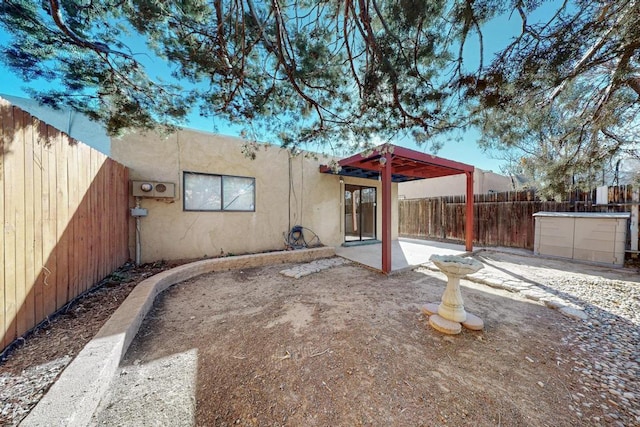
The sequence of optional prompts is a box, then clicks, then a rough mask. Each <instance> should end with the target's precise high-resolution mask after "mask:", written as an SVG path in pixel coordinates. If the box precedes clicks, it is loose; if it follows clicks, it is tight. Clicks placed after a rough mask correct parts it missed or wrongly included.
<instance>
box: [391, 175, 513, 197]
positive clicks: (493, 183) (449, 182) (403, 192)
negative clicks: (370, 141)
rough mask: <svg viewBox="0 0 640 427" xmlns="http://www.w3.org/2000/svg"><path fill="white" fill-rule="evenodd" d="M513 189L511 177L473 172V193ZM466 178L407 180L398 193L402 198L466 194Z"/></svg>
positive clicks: (448, 177)
mask: <svg viewBox="0 0 640 427" xmlns="http://www.w3.org/2000/svg"><path fill="white" fill-rule="evenodd" d="M511 190H513V184H512V183H511V178H509V177H508V176H504V175H499V174H497V173H493V172H490V171H483V170H481V169H478V168H476V169H475V171H474V173H473V194H487V193H495V192H498V193H499V192H503V191H511ZM466 191H467V179H466V177H465V175H464V174H459V175H451V176H443V177H440V178H431V179H423V180H419V181H408V182H402V183H400V184H399V189H398V194H399V196H400V198H403V199H422V198H425V197H441V196H459V195H464V194H466Z"/></svg>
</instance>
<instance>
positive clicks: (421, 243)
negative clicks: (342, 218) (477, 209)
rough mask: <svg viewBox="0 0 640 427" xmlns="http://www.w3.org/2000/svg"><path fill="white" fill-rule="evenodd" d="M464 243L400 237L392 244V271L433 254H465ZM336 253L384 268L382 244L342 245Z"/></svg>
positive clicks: (369, 265)
mask: <svg viewBox="0 0 640 427" xmlns="http://www.w3.org/2000/svg"><path fill="white" fill-rule="evenodd" d="M466 253H467V251H466V250H465V247H464V245H456V244H452V243H443V242H434V241H426V240H418V239H408V238H400V239H398V240H394V241H393V242H392V244H391V257H392V259H391V271H392V273H393V272H399V271H403V270H407V269H411V268H413V267H416V266H418V265H422V264H426V263H428V262H429V258H430V257H431V255H434V254H437V255H463V254H466ZM336 255H338V256H341V257H343V258H346V259H348V260H351V261H354V262H357V263H360V264H362V265H365V266H367V267H371V268H374V269H376V270H381V269H382V244H381V243H377V244H366V245H360V246H348V247H345V246H340V247H338V248H336Z"/></svg>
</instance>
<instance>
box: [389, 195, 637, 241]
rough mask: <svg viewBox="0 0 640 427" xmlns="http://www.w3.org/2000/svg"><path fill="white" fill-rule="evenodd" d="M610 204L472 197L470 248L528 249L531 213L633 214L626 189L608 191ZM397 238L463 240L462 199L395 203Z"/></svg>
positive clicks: (571, 198) (580, 198)
mask: <svg viewBox="0 0 640 427" xmlns="http://www.w3.org/2000/svg"><path fill="white" fill-rule="evenodd" d="M608 194H609V204H608V205H596V204H595V203H593V201H594V200H595V190H594V191H593V192H574V193H572V194H569V195H567V197H566V199H567V200H564V201H558V202H555V201H543V200H539V199H538V198H537V197H536V195H535V193H534V192H533V191H520V192H508V193H494V194H477V195H475V196H474V216H475V221H474V243H475V244H477V245H482V246H507V247H516V248H525V249H533V245H534V230H535V223H534V219H533V214H534V213H536V212H540V211H551V212H630V211H631V209H638V204H637V202H635V204H634V202H633V199H632V194H633V188H632V186H630V185H627V186H618V187H609V191H608ZM398 212H399V228H400V229H399V234H400V236H405V237H416V238H424V239H450V240H460V241H464V236H465V196H449V197H434V198H426V199H408V200H400V201H399V207H398Z"/></svg>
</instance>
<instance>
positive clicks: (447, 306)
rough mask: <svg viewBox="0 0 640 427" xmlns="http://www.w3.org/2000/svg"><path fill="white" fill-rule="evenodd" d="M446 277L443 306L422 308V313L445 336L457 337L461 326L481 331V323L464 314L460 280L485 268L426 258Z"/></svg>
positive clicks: (457, 259) (469, 261)
mask: <svg viewBox="0 0 640 427" xmlns="http://www.w3.org/2000/svg"><path fill="white" fill-rule="evenodd" d="M429 260H430V261H431V262H433V263H434V264H435V265H436V267H438V268H439V269H440V271H442V272H443V273H444V274H445V275H446V276H447V279H448V280H447V287H446V288H445V290H444V294H443V295H442V302H441V303H440V304H439V305H438V304H435V303H431V304H425V305H424V306H423V307H422V311H423V312H424V313H425V314H426V315H428V316H429V324H430V325H431V326H432V327H433V328H434V329H436V330H438V331H440V332H443V333H445V334H459V333H460V331H461V330H462V326H464V327H466V328H468V329H471V330H482V329H483V328H484V322H483V321H482V319H480V318H479V317H478V316H475V315H473V314H471V313H467V312H466V311H465V309H464V302H463V300H462V294H461V293H460V279H462V278H463V277H464V276H466V275H467V274H473V273H475V272H476V271H478V270H480V269H481V268H483V267H484V266H483V265H482V263H481V262H480V261H477V260H475V259H473V258H463V257H460V256H453V255H432V256H431V258H429Z"/></svg>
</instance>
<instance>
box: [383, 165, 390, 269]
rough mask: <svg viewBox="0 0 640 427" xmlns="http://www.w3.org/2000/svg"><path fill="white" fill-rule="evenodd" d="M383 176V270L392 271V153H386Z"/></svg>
mask: <svg viewBox="0 0 640 427" xmlns="http://www.w3.org/2000/svg"><path fill="white" fill-rule="evenodd" d="M382 159H384V162H381V163H383V165H382V170H381V171H380V174H381V177H382V272H383V273H385V274H389V273H391V169H392V165H391V155H390V154H388V153H387V154H385V155H384V156H383V157H382Z"/></svg>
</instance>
